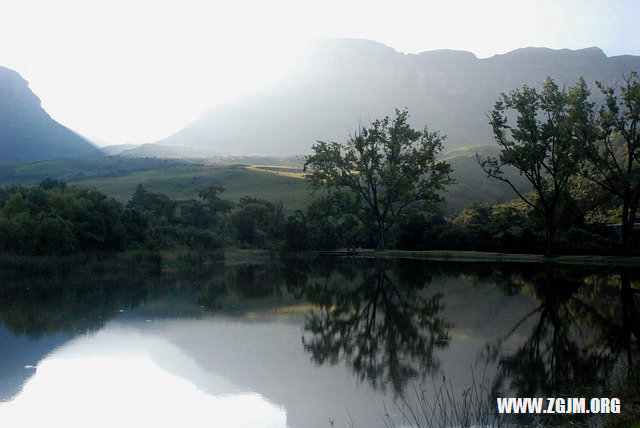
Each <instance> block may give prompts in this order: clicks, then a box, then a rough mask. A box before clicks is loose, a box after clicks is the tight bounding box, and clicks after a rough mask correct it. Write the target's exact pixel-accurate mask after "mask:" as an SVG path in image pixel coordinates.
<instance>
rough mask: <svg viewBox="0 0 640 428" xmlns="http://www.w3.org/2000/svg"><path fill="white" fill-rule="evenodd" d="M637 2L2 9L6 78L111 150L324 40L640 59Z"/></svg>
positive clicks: (86, 0)
mask: <svg viewBox="0 0 640 428" xmlns="http://www.w3.org/2000/svg"><path fill="white" fill-rule="evenodd" d="M639 22H640V1H637V0H621V1H615V0H609V1H594V0H567V1H563V0H555V1H552V0H540V1H534V0H524V1H519V0H504V1H503V0H496V1H491V0H475V1H462V0H458V1H456V0H447V1H427V0H422V1H402V0H396V1H390V0H387V1H377V0H366V1H360V0H358V1H347V0H340V1H338V0H323V1H313V2H311V1H303V0H269V1H265V0H262V1H261V0H251V1H250V0H228V1H224V2H216V1H192V0H182V1H172V2H169V1H162V0H155V1H135V0H127V1H120V0H111V1H101V2H94V1H90V0H83V1H72V0H56V1H51V0H47V1H30V0H0V65H3V66H5V67H9V68H12V69H14V70H16V71H18V72H19V73H21V74H22V76H23V77H24V78H25V79H27V80H28V81H29V82H30V87H31V89H32V90H33V91H34V92H35V93H36V94H37V95H38V96H39V97H40V98H41V99H42V102H43V106H44V108H45V109H46V110H47V111H48V112H49V113H50V114H51V115H52V116H53V117H54V118H55V119H56V120H58V121H60V122H61V123H63V124H64V125H66V126H69V127H70V128H72V129H74V130H76V131H78V132H80V133H81V134H83V135H85V136H88V137H90V138H92V139H94V140H96V142H98V143H99V144H101V145H105V144H115V143H125V142H150V141H155V140H158V139H161V138H164V137H166V136H168V135H169V134H171V133H173V132H175V131H177V130H179V129H180V128H182V127H183V126H184V125H185V124H186V123H188V122H190V121H193V120H195V119H196V118H197V117H198V115H199V114H200V113H202V112H203V111H204V110H205V109H206V108H208V107H211V106H213V105H216V104H219V103H223V102H225V101H228V100H230V99H233V97H235V96H237V95H239V94H242V93H247V92H254V91H256V90H259V89H260V88H263V87H265V86H268V85H269V84H270V83H271V82H273V81H274V80H276V79H277V78H278V77H280V76H282V75H283V74H284V73H285V72H286V71H287V70H288V69H290V67H291V65H292V63H293V61H294V60H295V58H296V57H297V56H298V55H299V54H300V53H301V52H302V51H303V50H304V49H305V48H306V47H307V46H308V44H309V43H310V42H312V41H314V40H318V39H322V38H333V37H357V38H366V39H372V40H376V41H378V42H381V43H384V44H386V45H389V46H391V47H393V48H395V49H396V50H398V51H402V52H406V53H418V52H421V51H425V50H431V49H442V48H449V49H461V50H468V51H471V52H474V53H475V54H476V55H478V56H479V57H488V56H492V55H494V54H499V53H505V52H507V51H510V50H513V49H516V48H519V47H524V46H547V47H552V48H572V49H577V48H583V47H589V46H599V47H601V48H602V49H603V50H604V51H605V53H606V54H607V55H609V56H611V55H619V54H623V53H629V54H636V55H639V54H640V42H639V40H640V25H638V23H639Z"/></svg>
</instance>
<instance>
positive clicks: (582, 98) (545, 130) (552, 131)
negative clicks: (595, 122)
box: [476, 77, 592, 256]
mask: <svg viewBox="0 0 640 428" xmlns="http://www.w3.org/2000/svg"><path fill="white" fill-rule="evenodd" d="M588 98H589V91H588V90H587V88H586V84H585V82H584V80H583V79H582V78H581V79H580V80H579V82H578V84H577V85H576V86H574V87H572V88H570V89H569V90H568V91H566V90H564V89H563V90H560V89H558V85H556V83H555V82H554V81H553V79H551V78H550V77H548V78H547V80H546V81H545V83H544V85H543V88H542V90H541V91H540V92H539V91H537V90H536V89H535V88H531V87H529V86H527V85H524V86H523V87H522V89H517V90H514V91H511V92H510V93H509V94H502V96H501V99H499V100H498V101H496V103H495V105H494V108H493V110H492V112H491V114H490V124H491V126H492V127H493V134H494V136H495V139H496V141H497V143H498V145H499V146H500V148H501V151H500V156H499V157H497V158H495V157H488V158H486V159H485V160H480V157H479V156H478V155H476V156H477V159H478V163H479V164H480V166H481V167H482V169H483V170H484V171H485V172H486V173H487V175H488V176H489V177H493V178H496V179H498V180H501V181H503V182H505V183H507V184H508V185H509V186H510V187H511V189H513V191H514V192H515V193H516V194H517V195H518V196H519V197H520V199H522V200H523V201H524V202H525V203H526V204H527V205H529V206H530V207H531V208H532V209H533V210H535V211H536V212H537V213H538V214H539V215H540V216H541V217H542V218H543V219H544V223H545V238H546V254H547V256H551V255H553V252H554V236H555V232H556V229H557V216H558V210H559V207H560V206H561V204H562V203H563V199H564V198H567V197H569V194H568V191H567V190H568V187H569V180H570V179H571V177H572V176H574V175H575V174H576V173H577V171H578V165H579V162H580V160H581V150H580V144H582V143H583V139H584V137H585V133H584V132H583V131H584V127H585V125H587V124H588V117H589V111H590V109H591V108H592V104H591V103H590V102H589V101H588ZM512 112H513V113H515V116H516V120H515V125H512V124H510V122H511V121H510V120H509V117H510V114H511V113H512ZM505 166H511V167H515V168H516V169H517V170H518V171H519V172H520V174H522V175H524V176H525V177H526V178H527V180H528V181H529V182H530V183H531V186H532V190H533V191H532V192H531V193H527V194H525V193H522V192H520V191H519V190H518V189H517V187H516V186H515V185H514V184H513V183H512V181H511V180H510V179H509V178H508V177H507V176H506V175H505V174H504V170H503V168H504V167H505Z"/></svg>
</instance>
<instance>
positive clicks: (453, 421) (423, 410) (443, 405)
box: [383, 370, 506, 428]
mask: <svg viewBox="0 0 640 428" xmlns="http://www.w3.org/2000/svg"><path fill="white" fill-rule="evenodd" d="M431 385H432V388H433V394H431V393H430V392H431V391H430V388H423V386H424V385H420V386H416V385H415V384H414V385H413V392H412V395H413V398H414V400H408V399H407V398H406V397H403V398H401V399H399V400H395V401H394V402H393V408H392V409H387V408H386V405H385V406H384V411H385V414H384V416H383V421H384V423H385V425H386V426H387V427H389V428H395V427H403V428H405V427H410V428H421V427H460V428H466V427H498V426H504V425H506V420H505V418H504V417H503V416H502V415H498V413H497V412H496V411H495V406H492V403H493V402H492V401H491V400H490V392H489V381H488V380H487V379H486V377H485V376H484V373H483V376H482V381H481V382H480V384H478V383H476V380H475V375H474V374H473V370H472V383H471V386H470V387H469V388H467V389H465V390H463V391H462V393H461V394H456V392H455V389H454V388H453V384H452V383H451V380H449V381H447V379H446V378H445V377H443V378H442V382H440V383H438V382H437V381H435V379H434V381H433V382H431ZM410 394H411V393H410ZM389 411H391V412H393V413H394V414H395V415H391V414H390V413H389Z"/></svg>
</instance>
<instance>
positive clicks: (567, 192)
mask: <svg viewBox="0 0 640 428" xmlns="http://www.w3.org/2000/svg"><path fill="white" fill-rule="evenodd" d="M596 86H597V88H598V89H599V90H600V91H601V92H602V94H603V96H604V98H605V102H604V103H603V105H602V106H601V107H600V109H598V110H596V108H595V103H594V102H593V101H591V93H590V90H589V89H588V87H587V84H586V82H585V81H584V79H583V78H580V79H579V81H578V83H577V84H576V85H575V86H572V87H570V88H569V89H568V90H567V89H564V88H563V89H560V88H559V87H558V85H557V84H556V83H555V82H554V81H553V79H551V78H547V80H546V82H545V83H544V84H543V86H542V89H541V90H537V89H535V88H532V87H529V86H526V85H525V86H523V87H522V88H521V89H516V90H513V91H511V92H510V93H508V94H502V96H501V97H500V99H499V100H498V101H497V102H496V103H495V105H494V108H493V110H492V111H491V114H490V115H489V122H490V125H491V126H492V129H493V134H494V136H495V140H496V142H497V143H498V145H499V147H500V154H499V156H498V157H488V158H486V159H480V157H479V156H478V155H476V156H477V160H478V163H479V165H480V167H481V168H482V169H483V170H484V171H485V172H486V173H487V176H488V177H492V178H494V179H498V180H501V181H503V182H505V183H506V185H508V186H510V187H511V189H513V191H514V192H515V193H516V195H517V196H518V197H519V198H520V199H521V200H522V202H523V203H524V204H525V205H526V207H527V209H528V210H530V211H532V212H533V213H534V214H533V215H534V216H535V217H537V218H538V219H540V220H541V221H542V223H543V229H544V242H545V248H544V252H545V254H546V255H547V256H552V255H554V254H555V252H556V245H555V244H556V242H555V241H556V235H557V232H558V228H559V227H561V226H562V222H563V221H564V220H565V219H563V216H564V217H566V212H567V211H570V210H571V209H573V208H575V207H576V206H577V202H576V199H577V198H578V195H577V193H578V191H579V186H577V185H576V181H577V180H578V179H579V178H582V179H584V180H587V181H589V182H591V183H593V184H594V185H595V186H597V187H599V188H600V190H601V191H602V192H604V193H605V194H606V198H605V199H606V200H608V201H611V200H614V201H619V202H620V204H621V206H622V210H621V223H622V231H621V235H622V238H621V245H620V247H619V248H620V254H622V255H628V254H629V253H630V252H631V250H632V237H633V229H634V224H635V221H636V215H637V208H638V201H639V200H640V170H639V166H640V131H639V129H638V126H639V125H640V79H639V77H638V74H637V73H636V72H635V71H633V72H631V73H630V74H629V75H628V76H625V77H624V84H623V85H622V86H620V87H619V88H614V87H605V86H603V85H602V84H600V83H596ZM407 119H408V112H407V111H406V110H404V111H399V110H396V115H395V118H393V119H390V118H389V117H385V118H384V119H381V120H376V121H375V122H373V123H372V124H371V125H370V126H369V127H361V128H360V129H359V131H358V132H357V133H356V135H355V136H353V137H351V138H349V139H348V140H347V141H346V143H344V144H339V143H335V142H330V143H328V142H324V141H319V142H318V143H317V144H316V145H314V146H313V152H314V153H313V154H312V155H311V156H309V157H307V160H306V163H305V171H307V176H306V178H307V180H308V181H309V183H310V186H311V188H312V190H313V191H314V192H315V193H319V194H320V195H321V197H322V199H323V200H324V204H325V205H330V206H332V207H333V208H334V210H335V211H336V212H337V215H336V214H334V216H337V217H339V216H342V217H352V218H355V219H356V220H357V221H359V222H360V224H361V226H362V227H364V228H365V229H371V230H372V232H371V233H372V234H373V233H374V232H373V230H375V231H376V232H375V233H376V235H377V245H376V246H377V248H378V249H379V250H381V249H385V248H386V247H387V246H388V245H389V242H390V240H389V239H388V234H389V232H390V231H391V230H392V229H393V228H397V226H398V225H402V223H403V222H406V221H407V218H413V219H417V218H419V217H416V216H417V215H419V214H420V213H425V212H428V211H434V210H435V209H436V207H437V204H438V203H439V202H441V201H442V198H441V195H440V192H441V191H442V190H444V188H445V187H446V185H448V184H451V182H452V180H451V178H450V177H449V174H450V172H451V168H450V166H449V165H448V164H447V163H446V162H445V161H443V160H441V159H439V158H438V154H439V153H440V152H441V150H442V141H443V139H444V137H443V136H441V135H440V134H439V133H438V132H430V131H429V130H428V129H427V128H425V129H424V131H418V130H415V129H412V128H411V127H410V126H409V125H408V124H407ZM505 168H515V169H516V170H517V171H518V172H519V173H520V175H523V176H524V177H525V178H526V179H527V180H528V181H529V183H530V184H531V191H530V192H521V191H519V190H518V188H517V187H516V185H515V184H514V183H512V181H511V179H510V178H509V177H508V176H507V175H506V174H505ZM405 226H406V225H405ZM605 235H606V234H605Z"/></svg>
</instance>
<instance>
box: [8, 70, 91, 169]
mask: <svg viewBox="0 0 640 428" xmlns="http://www.w3.org/2000/svg"><path fill="white" fill-rule="evenodd" d="M102 155H103V153H102V152H101V151H100V149H98V148H97V147H96V146H94V145H93V144H92V143H91V142H89V141H88V140H87V139H85V138H83V137H81V136H80V135H78V134H76V133H75V132H73V131H71V130H70V129H68V128H66V127H64V126H62V125H61V124H59V123H58V122H56V121H55V120H53V119H52V118H51V116H49V115H48V114H47V112H46V111H44V109H43V108H42V106H41V104H40V99H39V98H38V97H37V96H36V95H35V94H34V93H33V92H31V90H30V89H29V84H28V83H27V81H26V80H24V79H23V78H22V77H21V76H20V75H19V74H18V73H16V72H15V71H13V70H10V69H8V68H5V67H0V162H18V161H40V160H48V159H59V158H66V157H78V158H93V157H99V156H102Z"/></svg>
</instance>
